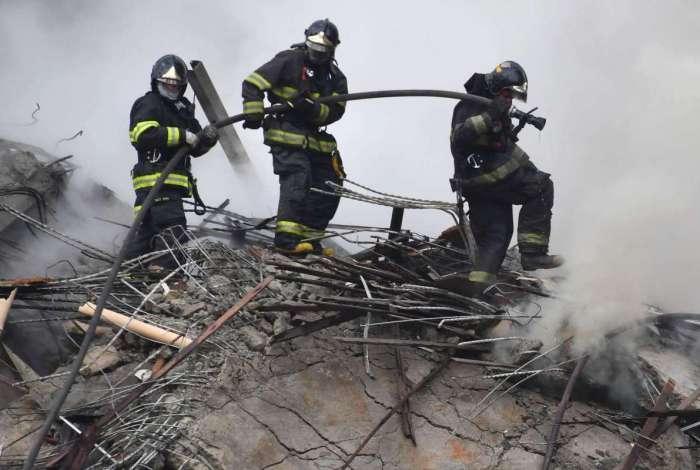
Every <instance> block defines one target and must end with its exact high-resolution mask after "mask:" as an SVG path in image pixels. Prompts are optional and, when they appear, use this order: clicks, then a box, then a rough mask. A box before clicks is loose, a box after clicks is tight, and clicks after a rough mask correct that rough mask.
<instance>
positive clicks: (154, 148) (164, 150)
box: [129, 54, 218, 257]
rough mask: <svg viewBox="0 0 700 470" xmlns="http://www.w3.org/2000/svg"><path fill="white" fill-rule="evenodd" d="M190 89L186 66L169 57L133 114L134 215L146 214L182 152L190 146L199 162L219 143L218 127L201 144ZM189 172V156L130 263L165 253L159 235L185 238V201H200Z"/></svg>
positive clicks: (170, 180) (149, 218)
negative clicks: (159, 183) (160, 183)
mask: <svg viewBox="0 0 700 470" xmlns="http://www.w3.org/2000/svg"><path fill="white" fill-rule="evenodd" d="M186 89H187V65H186V64H185V62H184V61H183V60H182V59H181V58H180V57H178V56H176V55H172V54H170V55H165V56H163V57H161V58H160V59H158V60H157V61H156V63H155V64H154V65H153V70H152V71H151V91H149V92H147V93H146V94H145V95H144V96H142V97H140V98H138V99H137V100H136V102H135V103H134V105H133V106H132V108H131V123H130V124H129V138H130V140H131V144H132V145H133V146H134V147H135V148H136V151H137V155H138V163H136V165H135V166H134V168H133V170H132V171H131V176H132V180H133V185H134V191H136V203H135V205H134V211H135V212H138V211H140V210H141V208H142V204H143V202H144V200H145V199H146V197H147V196H148V193H149V191H150V190H151V188H152V187H153V186H154V185H155V183H156V180H157V179H158V177H159V176H160V173H161V171H162V170H163V169H164V168H165V166H166V165H167V164H168V161H169V160H170V158H172V157H173V155H174V154H175V153H176V152H177V151H178V149H179V148H180V147H181V146H183V145H189V146H190V147H191V155H192V156H193V157H199V156H202V155H204V154H205V153H207V152H208V151H209V149H211V148H212V147H213V146H214V145H215V144H216V142H217V140H218V135H217V132H216V128H214V127H213V126H207V127H206V128H205V130H204V132H203V136H202V138H201V139H200V138H198V137H197V135H196V134H197V133H199V132H200V131H201V130H202V127H201V126H200V124H199V122H198V121H197V119H196V118H195V117H194V105H193V104H192V103H190V101H189V100H187V98H185V97H184V96H183V95H184V93H185V90H186ZM190 166H191V163H190V157H189V155H188V156H186V157H185V158H183V159H182V160H181V161H180V163H179V165H178V166H177V167H176V168H175V169H174V170H173V172H172V173H170V174H169V175H168V177H167V178H166V180H165V184H164V185H163V187H162V189H161V191H160V193H159V194H158V197H157V198H156V200H155V202H154V204H153V205H152V206H151V208H150V209H149V210H148V213H147V214H146V216H145V218H144V219H143V223H142V224H141V227H139V231H138V234H137V236H136V239H135V240H134V243H133V245H132V247H131V249H130V252H129V255H130V257H135V256H139V255H142V254H144V253H147V252H149V251H156V250H160V249H163V248H164V246H161V245H162V244H163V243H162V238H161V236H159V235H160V234H161V233H162V232H164V231H165V230H166V229H170V230H169V232H171V233H172V235H173V236H175V237H181V236H182V234H183V233H184V230H185V227H186V226H187V220H186V218H185V211H184V209H183V206H182V198H184V197H191V196H192V195H193V191H194V193H195V196H196V186H195V181H194V179H193V177H192V174H191V173H190ZM196 199H198V197H196Z"/></svg>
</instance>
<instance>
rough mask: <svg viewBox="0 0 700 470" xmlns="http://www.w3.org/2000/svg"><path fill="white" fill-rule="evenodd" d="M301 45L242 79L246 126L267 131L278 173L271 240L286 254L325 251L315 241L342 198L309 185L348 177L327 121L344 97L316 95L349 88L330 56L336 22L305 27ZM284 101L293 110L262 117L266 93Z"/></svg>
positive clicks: (318, 185) (338, 113) (339, 181)
mask: <svg viewBox="0 0 700 470" xmlns="http://www.w3.org/2000/svg"><path fill="white" fill-rule="evenodd" d="M304 33H305V35H306V40H305V42H304V43H301V44H295V45H293V46H291V48H290V49H288V50H284V51H282V52H280V53H279V54H277V55H276V56H275V57H274V58H273V59H272V60H271V61H269V62H267V63H266V64H264V65H262V66H261V67H259V68H258V69H256V70H255V71H254V72H253V73H251V74H250V75H249V76H248V77H247V78H246V79H245V80H244V82H243V90H242V94H243V112H244V113H245V114H246V120H245V122H244V124H243V127H245V128H248V129H258V128H260V127H261V126H262V127H263V130H264V138H265V144H266V145H269V146H270V153H272V157H273V169H274V172H275V174H277V175H278V176H279V182H280V198H279V206H278V209H277V228H276V234H275V246H276V248H277V249H278V250H279V251H281V252H284V253H288V254H293V255H303V254H306V253H309V252H314V253H317V254H321V253H322V254H326V255H329V254H331V253H332V250H330V249H323V247H322V246H321V244H320V242H319V241H317V240H312V241H311V242H302V240H304V239H313V238H317V237H322V236H323V234H324V231H325V229H326V227H327V226H328V223H329V222H330V220H331V219H332V218H333V216H334V215H335V212H336V210H337V209H338V203H339V200H340V198H338V197H335V196H329V195H326V194H320V193H317V192H314V191H311V188H320V189H324V190H329V189H330V188H328V186H327V185H326V184H325V182H326V181H332V182H334V183H337V184H342V180H343V178H344V177H345V173H344V170H343V166H342V163H341V160H340V154H339V153H338V148H337V144H336V141H335V138H334V137H333V136H332V135H331V134H329V133H327V132H326V131H325V126H328V125H329V124H332V123H334V122H335V121H337V120H339V119H340V118H341V117H342V116H343V114H344V113H345V103H344V102H339V103H332V104H323V103H319V102H318V101H316V100H317V99H318V98H319V97H324V96H330V95H336V94H345V93H347V92H348V86H347V81H346V79H345V75H343V73H342V72H341V71H340V69H339V68H338V66H337V63H336V62H335V59H334V52H335V48H336V47H337V46H338V44H340V38H339V36H338V28H336V26H335V25H334V24H333V23H331V22H330V21H328V20H327V19H325V20H318V21H314V22H313V23H312V24H311V26H309V27H308V28H307V29H306V31H305V32H304ZM266 93H267V98H268V100H269V101H270V102H271V103H273V104H274V103H289V104H290V105H291V110H290V111H288V112H285V113H282V114H278V115H274V116H273V115H269V116H267V117H265V118H264V119H263V99H264V97H265V94H266Z"/></svg>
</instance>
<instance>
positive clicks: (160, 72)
mask: <svg viewBox="0 0 700 470" xmlns="http://www.w3.org/2000/svg"><path fill="white" fill-rule="evenodd" d="M151 88H152V89H153V91H158V93H160V95H161V96H163V97H164V98H167V99H169V100H171V101H175V100H177V99H179V98H180V97H181V96H182V95H183V94H184V93H185V89H186V88H187V65H186V64H185V61H184V60H182V59H181V58H179V57H178V56H176V55H173V54H168V55H164V56H163V57H161V58H160V59H158V60H157V61H156V63H155V64H153V69H152V70H151Z"/></svg>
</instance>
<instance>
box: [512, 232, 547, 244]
mask: <svg viewBox="0 0 700 470" xmlns="http://www.w3.org/2000/svg"><path fill="white" fill-rule="evenodd" d="M518 243H519V244H521V245H539V246H547V245H549V237H547V236H546V235H544V234H542V233H534V232H524V233H518Z"/></svg>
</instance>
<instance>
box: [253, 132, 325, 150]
mask: <svg viewBox="0 0 700 470" xmlns="http://www.w3.org/2000/svg"><path fill="white" fill-rule="evenodd" d="M265 140H267V141H270V142H275V143H278V144H283V145H291V146H293V147H301V148H308V149H311V150H315V151H317V152H320V153H327V154H331V153H333V152H334V151H335V150H336V148H337V147H338V144H336V143H335V142H333V141H327V140H319V139H317V138H316V137H311V136H308V137H307V136H305V135H303V134H298V133H296V132H288V131H283V130H281V129H268V130H266V131H265Z"/></svg>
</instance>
